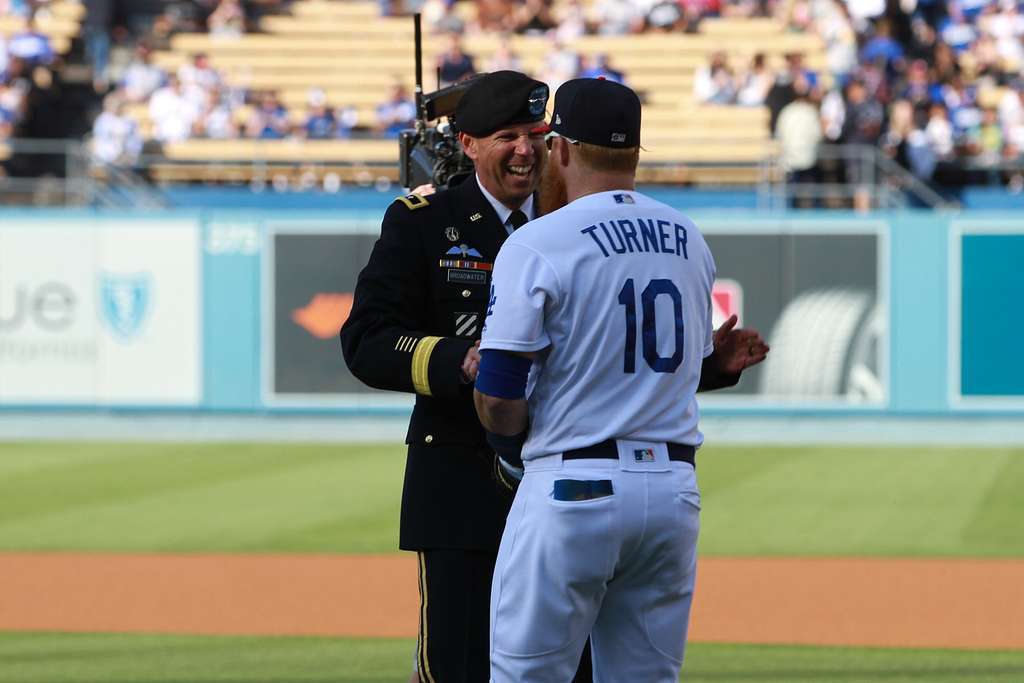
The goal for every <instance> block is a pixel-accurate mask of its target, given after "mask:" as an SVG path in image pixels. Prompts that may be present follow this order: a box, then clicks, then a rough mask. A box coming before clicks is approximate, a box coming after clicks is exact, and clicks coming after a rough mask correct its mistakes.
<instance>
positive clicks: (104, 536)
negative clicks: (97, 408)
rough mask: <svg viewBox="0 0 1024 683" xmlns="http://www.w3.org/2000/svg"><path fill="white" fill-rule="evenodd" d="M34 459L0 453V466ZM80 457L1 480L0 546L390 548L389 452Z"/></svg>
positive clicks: (169, 452)
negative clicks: (0, 464)
mask: <svg viewBox="0 0 1024 683" xmlns="http://www.w3.org/2000/svg"><path fill="white" fill-rule="evenodd" d="M49 448H51V449H54V450H62V449H63V450H64V451H72V452H74V451H77V450H78V448H79V445H78V444H50V445H49ZM38 455H39V452H38V451H35V452H32V451H30V452H28V453H20V454H19V453H18V452H14V451H12V452H8V450H7V448H6V446H5V445H0V461H10V460H17V459H19V458H34V457H38ZM82 455H83V458H82V460H81V461H79V460H77V459H71V460H67V461H65V465H64V466H63V467H57V466H55V465H52V464H51V465H47V466H44V467H41V468H39V469H37V470H35V471H33V470H29V469H28V468H25V467H22V468H21V471H20V473H19V474H17V475H15V476H13V477H10V478H5V479H3V480H2V481H0V500H3V501H4V503H3V505H2V506H0V549H7V550H83V551H88V550H110V551H155V552H184V551H238V552H246V551H251V552H325V551H331V550H338V551H341V552H381V551H387V550H392V549H394V548H395V538H396V536H395V533H396V532H395V529H396V526H397V520H398V501H399V495H400V489H401V481H402V469H403V467H404V461H403V459H402V458H401V457H399V449H397V448H396V447H390V446H358V447H352V446H334V445H251V444H205V445H192V444H188V445H174V446H168V445H146V444H107V445H104V446H92V447H89V448H86V449H83V451H82ZM43 459H44V460H45V455H44V458H43Z"/></svg>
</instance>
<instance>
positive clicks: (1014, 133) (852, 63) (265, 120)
mask: <svg viewBox="0 0 1024 683" xmlns="http://www.w3.org/2000/svg"><path fill="white" fill-rule="evenodd" d="M462 1H463V2H465V1H467V0H462ZM474 2H475V5H476V12H475V13H466V12H458V11H456V4H455V2H454V0H422V1H420V0H406V1H403V0H381V3H380V6H381V11H382V13H384V14H398V13H406V12H409V11H412V10H419V11H422V13H423V15H424V18H425V20H426V25H427V27H428V30H429V31H431V32H433V33H435V34H437V35H438V37H439V39H440V40H442V41H443V42H444V45H445V47H444V49H443V51H442V52H441V53H440V55H439V56H438V58H437V62H436V64H435V65H434V66H435V67H436V70H437V73H438V74H439V77H440V78H439V81H440V82H439V83H438V86H441V87H443V86H445V85H450V84H452V83H456V82H459V81H461V80H462V79H465V78H467V77H469V76H471V75H473V74H475V73H477V72H478V71H480V70H484V71H493V70H498V69H515V70H523V61H522V60H521V59H520V58H519V56H518V55H517V54H516V52H515V50H514V48H513V44H512V41H511V36H514V35H534V36H537V37H538V39H539V40H545V41H546V42H547V49H546V52H545V54H544V57H543V59H542V60H541V64H540V66H539V68H538V70H537V73H534V74H531V75H533V76H534V77H536V78H539V79H541V80H544V81H545V82H547V83H548V84H549V85H550V86H551V87H552V88H553V89H554V88H557V86H558V85H559V84H560V83H562V82H564V81H565V80H568V79H570V78H573V77H577V76H603V77H605V78H609V79H614V80H617V81H620V82H627V83H628V79H629V76H628V74H625V73H623V72H622V71H621V70H620V69H618V68H616V66H615V63H614V59H613V58H612V57H610V56H609V55H613V54H614V48H613V44H612V43H610V44H609V54H605V55H596V56H593V57H586V56H583V55H581V54H580V53H578V52H577V51H576V50H574V49H573V44H574V40H575V39H576V38H578V37H580V36H582V35H593V34H597V35H607V36H615V35H624V34H634V33H641V32H692V31H696V30H699V25H700V22H701V21H702V20H703V19H705V18H707V17H714V16H772V17H775V18H776V19H777V20H778V21H780V22H781V23H782V24H783V25H785V26H786V27H787V28H788V30H789V31H791V32H793V33H806V32H811V33H816V34H817V35H818V36H820V38H821V40H822V41H823V44H824V63H823V64H820V63H818V62H817V61H816V62H815V63H814V65H813V66H814V67H815V68H811V67H810V66H808V65H807V63H806V60H805V59H804V56H803V55H801V54H799V53H796V52H794V53H791V54H787V55H785V58H784V60H781V61H775V59H774V58H773V57H771V56H769V55H766V54H763V53H757V54H754V55H752V56H749V53H748V52H747V51H746V50H744V52H742V53H740V52H738V51H737V52H732V53H730V46H729V45H727V44H724V45H723V46H722V50H720V51H717V52H715V53H713V54H711V55H709V57H708V61H707V63H706V64H705V65H704V66H702V67H700V68H699V69H698V70H697V72H696V73H695V75H694V84H693V92H692V93H689V94H687V93H680V98H681V99H686V98H688V97H690V96H692V98H693V100H695V101H696V102H698V103H705V104H709V105H721V106H737V107H767V108H768V110H769V112H770V118H769V120H770V124H769V125H770V129H771V133H772V135H774V136H775V137H776V138H777V139H778V141H779V145H780V150H781V157H780V158H781V162H782V164H783V165H784V168H785V169H786V170H787V171H788V172H789V174H790V177H791V178H792V179H793V180H794V181H798V182H818V181H821V180H842V181H846V182H853V183H867V182H869V181H870V179H869V178H865V177H863V174H862V171H861V170H858V164H856V163H838V164H836V163H832V162H830V161H829V160H828V159H827V158H826V157H823V156H822V155H821V154H820V150H821V145H823V144H845V145H862V146H867V147H871V148H873V149H877V150H881V152H882V153H883V154H885V155H887V156H888V157H890V158H891V159H893V160H895V161H896V162H898V163H899V164H901V165H903V166H904V167H905V168H907V169H908V170H910V171H911V172H912V173H913V174H914V175H916V176H917V177H918V178H920V179H922V180H923V181H926V182H935V183H937V184H940V185H941V184H948V183H953V184H955V183H957V182H962V181H963V180H964V179H965V174H971V175H970V177H969V178H967V179H968V180H976V179H978V177H979V174H981V175H982V176H983V177H984V179H987V180H993V179H994V180H996V181H998V182H1004V183H1005V182H1009V183H1011V184H1012V185H1014V186H1016V185H1017V184H1021V183H1022V182H1024V181H1022V179H1021V176H1020V172H1019V169H1020V160H1021V159H1022V158H1024V75H1022V74H1024V5H1022V4H1021V3H1020V2H1019V0H900V2H894V1H893V0H889V1H886V0H594V1H593V2H591V3H588V4H587V5H586V6H584V4H583V3H582V1H581V0H560V1H559V2H557V3H556V2H554V1H553V0H474ZM41 5H42V6H45V2H42V3H40V2H39V0H0V11H4V12H6V13H22V15H23V16H26V17H31V16H32V15H33V12H34V11H36V10H38V9H39V7H40V6H41ZM183 6H187V7H189V8H191V9H190V10H189V11H183V10H182V9H181V8H182V7H183ZM282 7H286V3H285V2H284V0H193V1H192V2H186V3H168V6H167V10H166V11H165V12H164V13H163V14H161V15H158V16H157V17H155V18H154V20H153V21H151V22H150V23H149V24H148V26H147V27H146V34H147V37H146V40H145V41H143V42H142V43H140V44H139V46H138V48H137V49H136V50H135V53H134V56H133V57H132V59H131V60H130V61H129V62H128V63H126V64H125V63H122V64H120V65H118V66H116V67H115V66H110V65H107V64H104V65H102V68H101V71H100V72H101V73H102V75H103V79H101V80H103V81H104V83H103V84H104V85H105V88H104V93H106V97H105V100H104V106H103V112H102V114H101V115H100V116H99V117H98V118H97V119H96V124H95V127H94V139H95V148H96V150H97V155H99V156H100V157H101V158H103V159H104V160H105V161H110V162H117V163H123V162H130V161H131V160H132V159H134V158H135V157H136V156H137V155H138V154H139V152H140V150H142V148H143V145H142V138H143V132H142V131H140V130H139V126H138V123H137V119H138V117H137V116H132V115H131V114H130V112H129V109H131V108H133V107H134V108H135V110H138V108H140V107H145V109H146V111H147V112H148V119H149V121H150V122H151V126H152V129H151V131H149V130H147V131H145V132H146V136H147V137H151V138H152V139H153V140H155V141H157V142H159V143H168V142H175V141H180V140H184V139H188V138H193V137H209V138H233V137H248V138H261V139H280V138H286V137H299V138H308V139H335V138H346V137H355V136H396V135H397V134H398V131H400V130H401V129H403V128H406V127H409V126H410V125H411V123H412V120H413V118H414V116H415V106H414V104H413V102H412V98H411V94H410V93H409V92H408V90H407V89H406V88H405V87H404V86H403V85H402V84H401V83H400V82H399V80H398V78H397V76H396V80H395V83H394V85H393V86H392V87H390V88H389V89H388V92H386V93H383V92H382V93H381V101H380V103H379V106H377V108H376V110H375V112H374V121H372V122H370V121H366V120H361V119H360V116H359V114H358V113H357V111H356V110H355V109H354V108H352V107H344V106H343V107H332V106H329V103H328V102H327V97H326V96H325V94H324V92H323V91H322V90H319V89H313V90H311V91H310V92H309V93H308V98H307V100H308V101H307V107H306V108H305V111H303V112H294V111H292V112H290V111H288V110H286V108H285V107H284V106H283V105H282V103H281V102H280V100H279V99H278V97H277V95H276V94H275V93H273V92H259V91H245V90H242V89H239V88H238V87H236V86H235V85H233V84H229V83H227V82H226V81H225V79H224V77H223V75H222V74H220V73H218V72H217V70H216V69H214V68H212V67H211V66H210V64H209V60H208V58H207V57H206V56H205V55H203V54H197V55H193V56H192V58H191V61H190V62H189V63H188V64H186V65H184V66H182V67H181V68H180V69H178V70H177V71H176V72H175V73H168V72H166V71H164V70H162V69H160V68H158V67H156V66H155V65H154V64H153V62H152V51H153V49H166V48H167V46H168V45H169V39H170V36H171V35H173V33H175V32H177V31H196V30H206V31H208V32H210V33H211V34H217V35H221V36H225V37H231V36H238V35H241V34H243V33H245V32H248V31H251V30H253V29H254V28H255V27H256V25H257V21H258V17H259V16H260V15H261V14H262V13H264V12H268V11H276V10H280V9H281V8H282ZM467 16H474V17H475V19H473V20H472V21H470V20H467V19H465V18H464V17H467ZM476 33H493V34H496V35H498V36H499V38H498V41H499V45H498V49H497V50H496V51H495V52H494V53H493V54H492V55H491V56H490V57H489V58H488V59H481V58H479V57H477V56H475V55H472V54H469V53H468V52H467V51H466V49H465V47H464V44H463V37H464V36H466V35H473V34H476ZM110 34H111V35H112V36H114V38H115V40H117V39H118V31H117V30H112V31H111V32H110ZM122 42H123V41H122ZM53 59H54V55H53V50H52V48H51V47H50V46H49V43H48V41H47V39H46V37H45V36H44V35H42V34H40V33H39V32H38V31H36V30H34V29H33V28H32V24H31V23H30V24H29V28H28V30H26V31H25V32H23V33H22V34H19V35H14V36H10V37H8V38H7V39H6V40H4V39H3V38H2V37H0V73H2V74H3V76H2V78H0V137H3V136H4V135H5V134H7V135H9V134H10V132H11V131H12V130H13V128H14V126H16V125H17V122H18V118H19V116H21V115H22V113H23V112H22V109H21V108H20V107H21V105H20V102H21V100H22V99H23V98H24V94H25V92H26V85H25V83H26V78H29V76H28V75H29V74H31V72H32V69H33V67H34V66H36V65H39V64H44V65H45V64H47V63H49V62H50V61H52V60H53ZM812 122H814V123H813V125H812ZM101 150H102V151H101ZM1014 168H1015V169H1016V170H1013V169H1014Z"/></svg>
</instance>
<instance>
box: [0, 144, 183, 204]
mask: <svg viewBox="0 0 1024 683" xmlns="http://www.w3.org/2000/svg"><path fill="white" fill-rule="evenodd" d="M0 205H16V206H71V207H76V206H80V207H86V206H93V207H105V208H148V209H153V208H163V207H166V206H167V205H168V203H167V201H166V200H165V199H164V197H163V195H162V193H161V192H159V190H157V189H156V188H154V187H153V186H152V185H151V184H150V183H149V182H147V181H146V180H145V179H144V178H143V177H142V175H140V173H138V172H137V171H136V170H134V169H130V168H125V167H121V166H116V165H113V164H109V163H106V162H104V161H102V160H101V159H99V158H97V157H96V156H95V155H94V154H92V151H91V147H90V145H89V143H88V142H82V141H81V140H35V139H31V140H30V139H23V138H15V139H9V140H3V141H0Z"/></svg>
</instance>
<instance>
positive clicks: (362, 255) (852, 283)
mask: <svg viewBox="0 0 1024 683" xmlns="http://www.w3.org/2000/svg"><path fill="white" fill-rule="evenodd" d="M698 224H699V225H701V226H702V228H703V229H704V232H705V235H706V237H707V241H708V244H709V245H710V246H711V250H712V252H713V254H714V256H715V261H716V265H717V268H718V277H717V280H716V282H715V287H714V292H713V293H712V310H713V318H714V324H715V326H716V327H717V326H719V325H721V324H722V322H723V321H725V320H726V319H727V318H728V317H729V316H730V315H732V314H734V313H735V314H736V315H738V316H739V318H740V325H741V326H747V327H754V328H756V329H758V330H759V331H760V332H761V333H762V334H763V335H764V336H765V337H766V339H767V340H768V343H769V344H770V345H771V346H772V352H771V354H769V358H768V360H767V361H766V362H765V363H763V364H762V365H761V366H759V367H757V368H752V369H750V370H748V371H747V372H745V373H744V374H743V378H742V381H741V382H740V383H739V385H738V386H737V387H734V388H732V389H728V390H725V391H721V392H715V393H714V394H713V395H712V394H704V395H702V399H707V400H709V401H711V402H714V401H718V402H723V401H725V402H728V401H734V402H738V403H743V404H750V403H751V402H752V401H754V400H756V401H757V402H758V404H763V403H765V402H769V403H770V402H781V403H786V404H793V403H807V404H810V405H829V404H839V405H851V404H875V405H877V404H879V403H883V402H885V401H886V400H887V397H888V369H887V349H888V343H887V336H888V329H887V324H888V323H887V313H886V312H887V310H888V308H887V305H888V300H887V297H888V291H887V286H886V285H885V281H884V273H885V266H884V264H885V263H886V258H887V256H886V254H885V249H886V247H885V238H884V234H885V233H884V231H883V228H884V225H883V224H879V225H875V224H872V223H870V222H864V221H859V222H857V224H856V225H857V226H858V227H856V228H854V229H850V228H849V227H842V228H840V229H836V230H832V231H830V230H829V229H828V226H829V225H830V224H829V223H826V224H825V225H826V227H825V228H824V229H815V231H811V230H809V229H806V228H805V229H797V230H794V229H793V223H792V222H789V223H778V224H772V223H767V222H763V223H756V224H753V225H752V229H750V230H745V229H744V226H742V225H734V224H727V223H725V222H718V221H707V222H704V223H701V222H699V223H698ZM370 227H372V228H373V229H374V232H371V231H370V229H369V228H367V229H358V230H357V229H354V228H350V229H341V228H329V227H325V228H323V229H317V230H313V229H310V230H302V229H300V228H283V229H281V230H277V231H274V232H272V233H271V235H270V237H269V239H270V242H269V244H271V245H272V249H271V250H270V251H271V252H272V258H271V259H270V265H269V267H268V269H267V280H268V282H267V285H266V289H265V292H266V294H267V297H268V298H267V303H266V304H265V305H266V309H265V310H266V311H267V313H266V317H267V318H268V319H269V321H270V322H269V324H267V326H266V328H265V333H266V335H267V336H268V337H269V343H268V344H267V345H266V346H265V349H264V352H265V353H266V354H267V361H266V373H265V376H266V379H265V386H266V389H267V391H266V395H267V399H268V400H270V401H282V400H283V401H286V402H292V403H294V404H298V405H325V406H326V405H343V404H346V403H351V404H352V405H366V404H367V399H368V398H371V399H375V400H376V401H378V402H381V403H382V404H386V403H387V401H388V400H390V401H391V402H393V403H395V402H397V401H398V400H399V399H401V398H402V397H403V395H401V394H396V393H394V392H380V391H377V390H374V389H370V388H368V387H366V386H365V385H363V384H362V383H361V382H359V380H357V379H356V378H354V377H353V376H352V375H351V373H349V371H348V369H347V368H346V367H345V362H344V359H343V357H342V355H341V348H340V344H339V341H338V331H339V330H340V328H341V325H342V324H343V323H344V321H345V319H346V318H347V317H348V314H349V312H350V310H351V307H352V295H353V290H354V289H355V283H356V278H357V277H358V274H359V271H360V270H361V269H362V267H363V266H364V265H365V263H366V261H367V259H368V258H369V254H370V250H371V249H372V247H373V243H374V241H375V240H376V234H375V230H376V225H375V224H374V225H372V226H370Z"/></svg>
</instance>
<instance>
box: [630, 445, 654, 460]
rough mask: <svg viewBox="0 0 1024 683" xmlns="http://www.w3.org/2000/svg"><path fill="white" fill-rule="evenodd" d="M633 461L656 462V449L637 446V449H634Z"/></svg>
mask: <svg viewBox="0 0 1024 683" xmlns="http://www.w3.org/2000/svg"><path fill="white" fill-rule="evenodd" d="M633 461H634V462H654V449H653V448H636V449H633Z"/></svg>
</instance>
